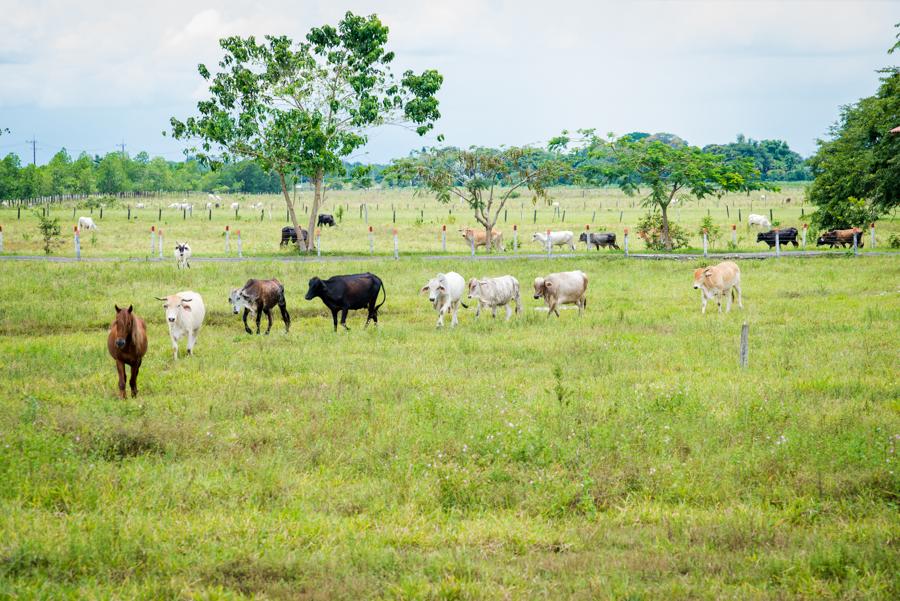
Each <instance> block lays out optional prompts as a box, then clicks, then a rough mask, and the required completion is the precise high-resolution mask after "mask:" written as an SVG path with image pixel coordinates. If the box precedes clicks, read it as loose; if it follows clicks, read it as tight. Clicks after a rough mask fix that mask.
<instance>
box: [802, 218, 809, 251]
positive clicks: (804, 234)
mask: <svg viewBox="0 0 900 601" xmlns="http://www.w3.org/2000/svg"><path fill="white" fill-rule="evenodd" d="M807 228H809V225H808V224H806V223H804V224H803V248H806V230H807Z"/></svg>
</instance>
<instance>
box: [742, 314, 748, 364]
mask: <svg viewBox="0 0 900 601" xmlns="http://www.w3.org/2000/svg"><path fill="white" fill-rule="evenodd" d="M740 353H741V354H740V362H741V367H744V368H746V367H747V365H748V364H749V362H750V326H749V324H748V323H747V322H746V321H745V322H744V324H743V325H742V326H741V351H740Z"/></svg>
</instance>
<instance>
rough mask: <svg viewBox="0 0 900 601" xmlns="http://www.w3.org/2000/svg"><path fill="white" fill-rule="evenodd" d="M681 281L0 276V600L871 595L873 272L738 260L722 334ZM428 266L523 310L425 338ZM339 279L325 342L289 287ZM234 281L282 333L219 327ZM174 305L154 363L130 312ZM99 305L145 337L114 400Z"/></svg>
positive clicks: (663, 272)
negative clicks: (189, 353)
mask: <svg viewBox="0 0 900 601" xmlns="http://www.w3.org/2000/svg"><path fill="white" fill-rule="evenodd" d="M695 266H697V265H695V264H694V263H690V264H687V263H680V262H679V263H675V262H634V261H625V260H622V259H618V258H615V257H603V258H596V257H595V258H592V259H586V258H576V259H552V260H530V261H529V260H524V259H518V260H511V261H508V262H506V261H505V262H490V263H484V262H471V261H467V260H465V259H459V260H444V261H440V262H439V263H436V262H434V261H427V260H424V259H420V258H404V259H401V260H400V261H391V260H382V261H377V262H371V261H356V262H331V263H303V264H298V263H284V262H278V261H271V262H255V263H204V264H198V265H196V266H195V267H194V268H193V269H191V270H184V271H176V270H175V268H174V266H173V265H171V264H159V263H140V262H139V263H134V262H115V263H102V264H50V263H28V264H22V263H5V262H0V281H2V282H3V286H0V369H2V372H0V373H2V377H0V483H2V484H0V597H3V598H23V599H24V598H44V599H61V598H92V599H113V598H115V599H123V598H134V599H245V598H259V599H295V598H301V599H361V598H383V599H423V598H431V599H509V598H512V599H531V598H548V599H559V598H574V599H595V598H600V599H625V598H628V599H657V598H665V599H681V598H685V599H686V598H691V599H697V598H700V599H722V598H735V599H767V598H784V599H813V598H814V599H896V598H898V596H900V569H898V568H900V549H898V542H897V541H898V536H900V521H898V519H897V515H898V513H897V510H898V501H900V474H898V472H897V467H898V466H897V463H896V461H897V459H896V449H897V447H898V446H900V385H898V378H897V373H898V367H900V361H898V343H897V341H898V339H900V327H898V323H900V322H898V315H900V312H898V311H900V299H898V293H900V287H898V286H900V263H898V260H897V258H896V257H894V256H884V257H878V256H871V257H865V258H858V259H854V258H848V257H840V256H835V257H828V258H820V259H805V260H799V259H782V260H780V261H765V262H763V261H744V262H742V263H741V269H742V272H743V281H744V292H745V295H744V304H745V309H744V311H743V312H742V311H740V310H738V309H737V308H735V310H733V311H732V313H730V314H727V315H726V314H722V315H718V314H716V313H715V312H714V309H715V306H714V305H711V306H710V309H712V310H713V312H712V313H708V314H707V315H705V316H703V315H701V314H700V311H699V308H700V302H699V298H698V297H697V293H696V291H694V290H692V289H691V271H692V269H693V268H694V267H695ZM451 269H453V270H456V271H458V272H460V273H461V274H462V275H463V276H465V277H467V278H468V277H471V276H480V275H501V274H503V273H511V274H513V275H515V276H516V277H517V278H518V279H519V280H520V282H521V283H522V288H523V305H524V313H523V314H522V315H519V316H514V318H513V320H512V321H511V322H509V323H505V322H504V321H502V320H501V319H497V320H492V319H490V318H489V317H488V318H485V316H482V317H481V318H480V319H479V320H478V321H475V319H474V310H472V309H469V310H468V311H467V310H461V315H460V320H461V325H460V327H458V328H456V329H455V330H453V329H450V328H446V329H444V330H442V331H438V330H436V329H435V328H434V323H435V320H436V314H435V313H434V311H433V310H432V309H431V307H430V305H429V303H428V301H427V300H426V299H425V298H424V297H422V296H419V295H417V291H418V289H419V288H420V287H421V286H422V285H423V284H424V283H425V281H427V279H428V278H429V277H430V276H432V275H433V274H434V273H435V272H437V271H439V270H442V271H447V270H451ZM564 269H582V270H584V271H585V272H586V273H588V275H589V278H590V286H589V294H588V299H589V301H588V307H587V311H586V313H585V315H584V316H583V317H579V316H578V315H577V312H576V311H574V310H567V311H563V312H562V317H561V318H559V319H557V318H555V317H553V318H550V319H548V318H547V316H546V313H545V312H541V311H539V310H537V309H538V308H539V301H535V300H533V299H531V298H530V282H531V280H532V279H533V278H534V277H535V276H538V275H544V274H546V273H548V272H551V271H559V270H564ZM367 270H371V271H373V272H375V273H377V274H378V275H379V276H381V277H382V279H383V280H384V282H385V286H386V291H387V302H386V304H385V306H384V307H383V309H382V313H381V325H380V326H379V327H378V328H372V327H370V328H368V329H363V328H362V323H363V321H364V315H363V314H360V313H358V312H357V313H356V314H355V315H354V314H351V318H350V319H349V320H348V324H349V326H350V328H351V331H349V332H343V331H340V332H337V333H334V332H332V328H331V316H330V314H329V313H328V312H327V311H326V310H325V308H324V306H322V304H321V303H320V301H318V299H317V300H315V301H313V302H307V301H305V300H303V298H302V297H303V294H304V293H305V291H306V281H307V279H308V278H309V277H311V276H313V275H320V276H323V277H324V276H326V275H333V274H336V273H352V272H360V271H367ZM248 277H277V278H279V279H280V280H281V281H282V282H283V283H284V284H285V287H286V296H287V301H288V309H289V311H290V313H291V317H292V319H293V327H292V329H291V331H290V333H287V334H285V333H284V328H283V326H282V323H281V321H280V318H279V317H278V316H277V312H276V317H275V323H274V325H273V328H272V334H271V335H269V336H268V337H266V336H251V335H246V334H245V333H244V332H243V328H242V325H241V324H240V322H239V317H238V316H236V315H232V314H231V311H230V307H229V306H228V305H227V295H228V291H229V289H230V288H231V287H233V286H239V285H241V284H242V283H243V282H244V281H245V280H246V279H247V278H248ZM185 289H192V290H194V291H196V292H198V293H200V294H202V295H203V297H204V299H205V302H206V305H207V320H206V325H205V327H204V329H203V331H202V332H201V334H200V338H199V342H198V345H197V349H196V350H197V356H196V357H194V358H191V359H184V358H183V359H180V360H179V361H177V362H175V361H173V360H172V356H171V350H170V343H169V339H168V332H167V330H166V327H165V325H164V315H163V310H162V307H161V303H159V302H156V301H154V300H153V298H152V297H153V296H161V295H163V294H167V293H172V292H175V291H178V290H185ZM115 303H118V304H119V305H120V306H121V305H127V304H129V303H133V304H134V305H135V311H136V312H137V313H138V314H139V315H140V316H142V317H144V318H145V319H146V321H147V326H148V328H147V329H148V337H149V340H150V346H149V351H148V354H147V357H146V359H145V362H144V366H143V369H142V371H141V376H140V380H139V383H138V385H139V389H140V395H139V396H138V397H137V398H136V399H131V398H129V399H127V400H124V401H123V400H119V399H118V398H117V397H116V393H117V391H116V375H115V368H114V364H113V362H112V359H111V358H110V357H109V356H108V354H107V351H106V342H105V341H106V331H107V328H108V326H109V323H110V321H111V320H112V318H113V304H115ZM744 320H746V321H748V323H749V324H750V367H749V368H748V369H746V370H743V369H741V368H739V367H738V340H739V335H740V326H741V323H742V321H744ZM263 324H264V325H265V319H264V320H263ZM183 348H184V346H183V343H182V350H183Z"/></svg>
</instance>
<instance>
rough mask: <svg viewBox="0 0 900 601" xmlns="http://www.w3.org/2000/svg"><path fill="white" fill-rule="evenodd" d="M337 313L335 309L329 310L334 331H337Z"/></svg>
mask: <svg viewBox="0 0 900 601" xmlns="http://www.w3.org/2000/svg"><path fill="white" fill-rule="evenodd" d="M337 314H338V310H337V309H332V310H331V319H332V321H334V331H335V332H337Z"/></svg>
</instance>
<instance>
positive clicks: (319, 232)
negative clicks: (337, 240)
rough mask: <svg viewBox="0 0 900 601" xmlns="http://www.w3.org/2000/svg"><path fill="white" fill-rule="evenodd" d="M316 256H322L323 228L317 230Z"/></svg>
mask: <svg viewBox="0 0 900 601" xmlns="http://www.w3.org/2000/svg"><path fill="white" fill-rule="evenodd" d="M316 256H317V257H321V256H322V228H320V227H317V228H316Z"/></svg>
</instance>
